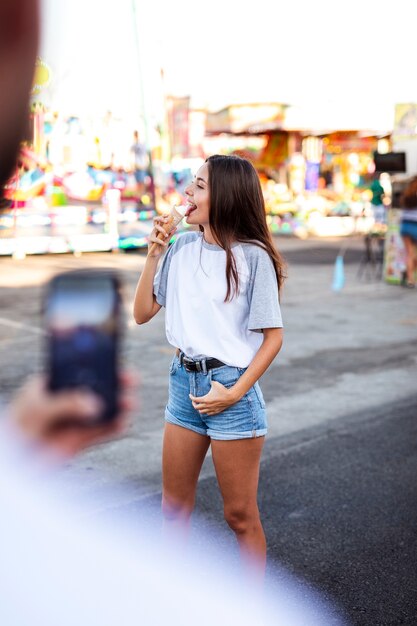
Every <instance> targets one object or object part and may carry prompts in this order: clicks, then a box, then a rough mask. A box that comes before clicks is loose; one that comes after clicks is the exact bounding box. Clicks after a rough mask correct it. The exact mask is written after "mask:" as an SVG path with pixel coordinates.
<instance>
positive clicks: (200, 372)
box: [134, 155, 284, 572]
mask: <svg viewBox="0 0 417 626" xmlns="http://www.w3.org/2000/svg"><path fill="white" fill-rule="evenodd" d="M185 193H186V195H187V200H188V206H187V212H186V216H187V217H186V219H187V222H188V224H190V225H195V226H199V232H198V231H194V232H188V233H185V234H183V235H182V236H181V237H179V238H178V239H177V241H176V242H175V243H174V244H173V245H172V246H171V248H170V249H169V250H168V252H167V254H166V255H165V257H164V260H163V263H162V266H161V269H160V271H159V272H158V275H157V276H156V278H155V274H156V269H157V264H158V259H159V257H160V256H161V254H162V252H163V251H164V249H165V248H166V247H167V240H168V238H169V237H168V236H167V235H165V232H164V229H163V227H162V226H161V224H163V223H164V220H166V218H156V219H155V228H154V230H153V232H152V234H151V236H150V238H149V240H150V244H152V243H153V242H155V243H158V244H160V245H159V246H158V250H157V251H153V250H154V249H152V251H151V247H149V251H148V256H147V259H146V263H145V267H144V270H143V272H142V275H141V277H140V280H139V283H138V286H137V290H136V294H135V302H134V317H135V320H136V322H137V323H138V324H143V323H145V322H147V321H149V320H150V319H151V318H152V317H153V316H154V315H155V314H156V313H157V312H158V311H159V309H160V308H161V306H165V307H166V334H167V339H168V341H169V342H170V343H171V344H172V345H173V346H175V347H176V348H177V350H176V354H175V356H174V359H173V362H172V364H171V369H170V383H169V400H168V405H167V408H166V412H165V420H166V425H165V432H164V444H163V500H162V510H163V514H164V518H165V520H166V523H167V524H170V525H171V526H181V527H184V526H185V527H186V526H187V525H188V522H189V520H190V516H191V512H192V510H193V507H194V499H195V492H196V486H197V480H198V476H199V473H200V470H201V466H202V464H203V461H204V458H205V456H206V454H207V451H208V448H209V446H210V445H211V449H212V458H213V463H214V467H215V470H216V476H217V480H218V483H219V487H220V491H221V494H222V497H223V502H224V515H225V518H226V521H227V522H228V524H229V526H230V527H231V528H232V530H233V531H234V532H235V534H236V537H237V540H238V543H239V547H240V553H241V556H242V558H243V560H244V562H247V563H248V564H252V565H253V564H254V563H255V564H256V566H257V571H259V570H260V571H261V572H263V571H264V568H265V560H266V543H265V536H264V532H263V529H262V525H261V521H260V518H259V511H258V506H257V489H258V477H259V466H260V458H261V452H262V447H263V444H264V439H265V435H266V432H267V425H266V415H265V403H264V400H263V397H262V392H261V390H260V388H259V384H258V382H257V381H258V379H259V378H260V377H261V376H262V374H264V372H265V371H266V369H267V368H268V367H269V365H270V364H271V363H272V361H273V360H274V358H275V357H276V355H277V354H278V352H279V350H280V348H281V344H282V321H281V314H280V307H279V300H278V289H279V287H280V286H281V284H282V282H283V278H284V276H283V261H282V259H281V256H280V255H279V253H278V252H277V251H276V249H275V248H274V246H273V243H272V239H271V236H270V234H269V231H268V228H267V224H266V217H265V206H264V200H263V196H262V191H261V187H260V183H259V179H258V176H257V174H256V171H255V169H254V168H253V166H252V165H251V164H250V162H249V161H247V160H245V159H242V158H239V157H236V156H219V155H216V156H211V157H209V158H208V159H207V160H206V162H205V163H204V164H203V165H202V167H200V169H199V170H198V172H197V175H196V178H195V180H194V181H193V182H192V184H190V185H189V186H188V187H187V188H186V190H185ZM159 233H164V235H165V236H164V241H163V242H162V243H161V240H160V239H158V238H157V235H158V234H159Z"/></svg>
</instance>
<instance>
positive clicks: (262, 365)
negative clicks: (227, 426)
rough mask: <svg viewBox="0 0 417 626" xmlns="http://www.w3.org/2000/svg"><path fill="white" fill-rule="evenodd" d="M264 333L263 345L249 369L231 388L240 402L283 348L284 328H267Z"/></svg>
mask: <svg viewBox="0 0 417 626" xmlns="http://www.w3.org/2000/svg"><path fill="white" fill-rule="evenodd" d="M263 333H264V339H263V342H262V345H261V347H260V348H259V350H258V352H257V353H256V354H255V356H254V357H253V359H252V361H251V362H250V364H249V366H248V369H247V370H246V372H245V373H244V374H242V376H241V377H240V378H239V380H238V381H237V383H236V384H235V385H233V387H230V389H229V391H230V392H231V395H232V397H233V398H234V402H238V401H239V400H240V399H241V398H243V396H244V395H245V393H247V392H248V391H249V389H250V388H251V387H252V385H254V384H255V383H256V381H257V380H259V378H260V377H261V376H262V375H263V374H264V373H265V372H266V370H267V369H268V367H269V366H270V365H271V363H272V361H273V360H274V359H275V357H276V356H277V354H278V352H279V351H280V350H281V346H282V339H283V330H282V328H265V329H264V331H263Z"/></svg>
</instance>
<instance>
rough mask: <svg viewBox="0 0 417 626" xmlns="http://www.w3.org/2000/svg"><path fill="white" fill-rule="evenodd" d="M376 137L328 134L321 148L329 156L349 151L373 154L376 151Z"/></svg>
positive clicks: (339, 133) (345, 133)
mask: <svg viewBox="0 0 417 626" xmlns="http://www.w3.org/2000/svg"><path fill="white" fill-rule="evenodd" d="M377 143H378V139H377V137H362V136H361V135H359V134H358V133H357V132H343V131H340V132H336V133H330V134H329V135H327V136H326V137H324V139H323V148H324V150H325V152H327V153H330V154H340V153H341V152H348V151H350V150H352V151H355V152H373V151H374V150H376V149H377Z"/></svg>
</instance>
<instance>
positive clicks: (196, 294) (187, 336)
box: [154, 232, 282, 368]
mask: <svg viewBox="0 0 417 626" xmlns="http://www.w3.org/2000/svg"><path fill="white" fill-rule="evenodd" d="M232 250H233V255H234V258H235V261H236V266H237V270H238V274H239V285H240V287H239V293H238V295H237V296H234V297H233V298H232V300H231V301H228V302H225V301H224V300H225V297H226V292H227V281H226V252H225V251H224V250H223V248H221V247H220V246H217V245H214V244H208V243H207V242H206V241H205V240H204V238H203V236H202V233H199V232H189V233H185V234H184V235H182V236H180V237H179V238H178V239H177V241H176V242H175V243H174V244H173V245H172V246H171V248H170V249H169V250H168V252H167V253H166V255H165V257H164V259H163V262H162V265H161V267H160V269H159V272H158V273H157V275H156V277H155V282H154V294H155V296H156V301H157V302H158V304H160V305H161V306H165V307H166V321H165V325H166V335H167V339H168V341H169V343H170V344H171V345H173V346H175V347H177V348H180V350H182V351H183V352H184V353H185V354H186V355H187V356H189V357H192V358H200V357H209V358H216V359H219V360H220V361H223V363H226V365H231V366H234V367H242V368H243V367H247V366H248V365H249V363H250V362H251V361H252V359H253V357H254V356H255V354H256V352H257V351H258V350H259V348H260V346H261V344H262V340H263V336H262V332H260V331H262V330H263V329H264V328H281V327H282V318H281V311H280V306H279V301H278V283H277V278H276V274H275V270H274V266H273V263H272V260H271V258H270V257H269V255H268V253H267V252H266V251H265V250H263V249H262V248H260V247H259V246H257V245H255V244H250V243H238V244H236V245H234V246H233V248H232Z"/></svg>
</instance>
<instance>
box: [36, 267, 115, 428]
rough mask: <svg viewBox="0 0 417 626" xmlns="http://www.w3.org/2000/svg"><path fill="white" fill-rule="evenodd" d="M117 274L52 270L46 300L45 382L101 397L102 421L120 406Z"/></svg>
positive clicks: (52, 387) (53, 387)
mask: <svg viewBox="0 0 417 626" xmlns="http://www.w3.org/2000/svg"><path fill="white" fill-rule="evenodd" d="M121 315H122V308H121V295H120V280H119V278H118V276H117V275H116V274H115V273H114V272H111V271H107V270H77V271H72V272H66V273H64V274H59V275H57V276H55V277H54V278H53V279H52V280H51V282H50V283H49V286H48V290H47V294H46V300H45V325H46V329H47V337H48V339H47V361H48V364H47V370H48V386H49V389H50V390H51V391H58V390H63V389H74V388H80V387H81V388H86V389H89V390H91V391H93V392H94V393H95V394H97V396H98V397H99V398H100V399H101V401H102V403H103V410H102V413H101V416H100V421H101V422H108V421H111V420H112V419H114V417H115V416H116V414H117V411H118V396H119V377H118V360H119V349H120V336H121Z"/></svg>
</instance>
